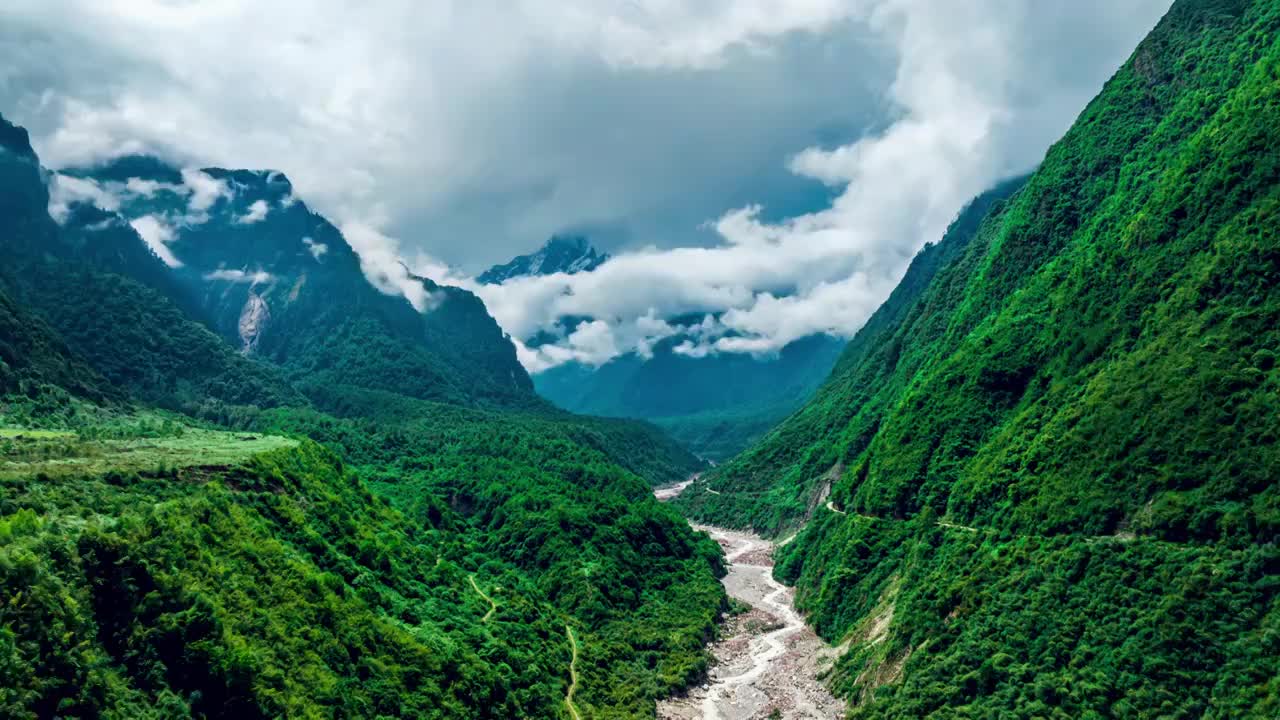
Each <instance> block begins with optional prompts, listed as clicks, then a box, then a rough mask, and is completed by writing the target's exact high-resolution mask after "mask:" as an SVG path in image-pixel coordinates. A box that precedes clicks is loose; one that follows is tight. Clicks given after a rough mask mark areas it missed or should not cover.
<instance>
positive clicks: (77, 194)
mask: <svg viewBox="0 0 1280 720" xmlns="http://www.w3.org/2000/svg"><path fill="white" fill-rule="evenodd" d="M48 182H49V215H50V216H52V217H53V219H54V220H55V221H57V223H58V224H59V225H61V224H63V223H65V222H66V221H67V218H68V217H69V216H70V215H71V206H72V205H76V204H78V203H87V204H91V205H93V206H94V207H96V208H98V209H99V210H105V211H107V212H115V211H117V210H119V209H120V196H119V195H117V194H116V193H113V192H111V191H110V190H108V189H107V188H105V187H103V186H102V185H100V184H98V183H97V182H95V181H93V180H89V179H86V178H78V177H72V176H70V175H62V174H59V173H51V174H50V175H49V180H48Z"/></svg>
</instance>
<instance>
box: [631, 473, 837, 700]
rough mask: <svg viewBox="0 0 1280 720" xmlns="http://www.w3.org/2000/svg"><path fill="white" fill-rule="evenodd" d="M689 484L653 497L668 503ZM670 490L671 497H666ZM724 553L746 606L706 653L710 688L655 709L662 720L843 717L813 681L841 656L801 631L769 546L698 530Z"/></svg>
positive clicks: (730, 583)
mask: <svg viewBox="0 0 1280 720" xmlns="http://www.w3.org/2000/svg"><path fill="white" fill-rule="evenodd" d="M685 486H687V483H684V484H682V485H677V486H675V487H673V488H669V489H660V490H658V491H656V494H657V495H658V497H659V499H667V498H670V497H673V496H674V495H675V494H678V492H679V490H683V489H684V487H685ZM672 490H675V492H671V491H672ZM694 528H695V529H697V530H702V531H705V532H707V533H708V534H709V535H711V537H712V538H713V539H715V540H716V541H717V542H718V543H720V546H721V547H722V548H723V549H724V553H725V559H726V560H727V561H728V563H729V573H728V574H727V575H726V576H725V578H724V585H725V589H726V591H727V592H728V594H729V596H730V597H731V598H734V599H736V600H738V601H740V602H742V603H745V604H746V605H748V606H749V607H750V610H749V611H748V612H745V613H742V614H740V615H736V616H734V617H732V618H730V619H729V621H728V623H727V625H726V627H725V633H724V637H723V638H722V639H721V640H719V641H717V642H716V643H715V644H714V645H712V647H711V652H712V654H713V655H714V656H715V658H716V664H715V666H714V667H713V668H712V671H711V679H710V682H709V683H707V684H704V685H701V686H699V687H696V688H693V689H692V690H690V691H689V693H688V694H686V695H684V696H682V697H678V698H670V699H668V700H664V701H662V702H660V703H659V704H658V718H659V719H660V720H756V719H757V718H759V719H764V718H786V719H787V720H825V719H827V718H838V717H841V716H842V715H843V712H844V703H843V702H842V701H840V700H838V699H836V698H835V697H833V696H832V695H831V693H830V692H829V691H828V690H827V688H826V687H825V686H824V685H823V684H822V683H821V682H820V681H819V680H818V675H819V673H821V672H823V671H825V670H827V669H829V668H830V667H831V664H832V662H833V661H834V659H835V657H836V655H837V653H838V650H837V649H836V648H832V647H830V646H829V645H827V644H826V643H825V642H823V641H822V639H821V638H819V637H818V636H817V635H815V634H814V632H813V631H812V630H811V629H810V628H809V627H808V626H807V625H805V622H804V618H802V617H801V616H800V614H799V613H797V612H796V610H795V607H794V605H793V604H792V599H793V592H794V591H793V590H792V589H791V588H788V587H785V586H784V585H782V584H781V583H779V582H778V581H776V580H774V579H773V560H772V556H773V547H774V546H773V543H771V542H769V541H767V540H764V539H763V538H760V537H759V536H756V535H754V534H751V533H745V532H737V531H732V530H724V529H720V528H714V527H708V526H702V525H695V526H694Z"/></svg>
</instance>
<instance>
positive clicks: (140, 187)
mask: <svg viewBox="0 0 1280 720" xmlns="http://www.w3.org/2000/svg"><path fill="white" fill-rule="evenodd" d="M124 186H125V189H126V190H128V191H129V193H131V194H133V195H136V196H140V197H146V198H150V197H155V194H156V193H158V192H160V191H162V190H167V191H169V192H172V193H177V194H180V195H185V194H187V192H189V191H188V190H187V188H186V186H185V185H175V184H172V183H166V182H160V181H158V180H145V179H143V178H136V177H133V178H129V179H128V180H127V181H126V182H125V185H124Z"/></svg>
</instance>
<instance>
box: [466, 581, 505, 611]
mask: <svg viewBox="0 0 1280 720" xmlns="http://www.w3.org/2000/svg"><path fill="white" fill-rule="evenodd" d="M467 579H468V580H470V581H471V587H472V588H473V589H474V590H475V591H476V592H477V593H478V594H479V595H480V597H482V598H484V599H485V602H487V603H489V612H487V613H485V614H484V617H482V618H480V622H489V618H491V617H493V614H494V613H495V612H497V611H498V603H496V602H494V601H493V598H491V597H489V596H488V595H485V594H484V591H483V590H481V589H480V586H479V585H477V584H476V576H475V575H468V576H467Z"/></svg>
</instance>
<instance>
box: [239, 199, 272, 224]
mask: <svg viewBox="0 0 1280 720" xmlns="http://www.w3.org/2000/svg"><path fill="white" fill-rule="evenodd" d="M270 210H271V206H269V205H267V201H266V200H255V201H254V202H253V204H252V205H250V206H249V210H248V211H247V212H245V214H244V215H240V216H238V217H236V224H237V225H252V224H254V223H258V222H262V221H263V220H266V219H267V212H269V211H270Z"/></svg>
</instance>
